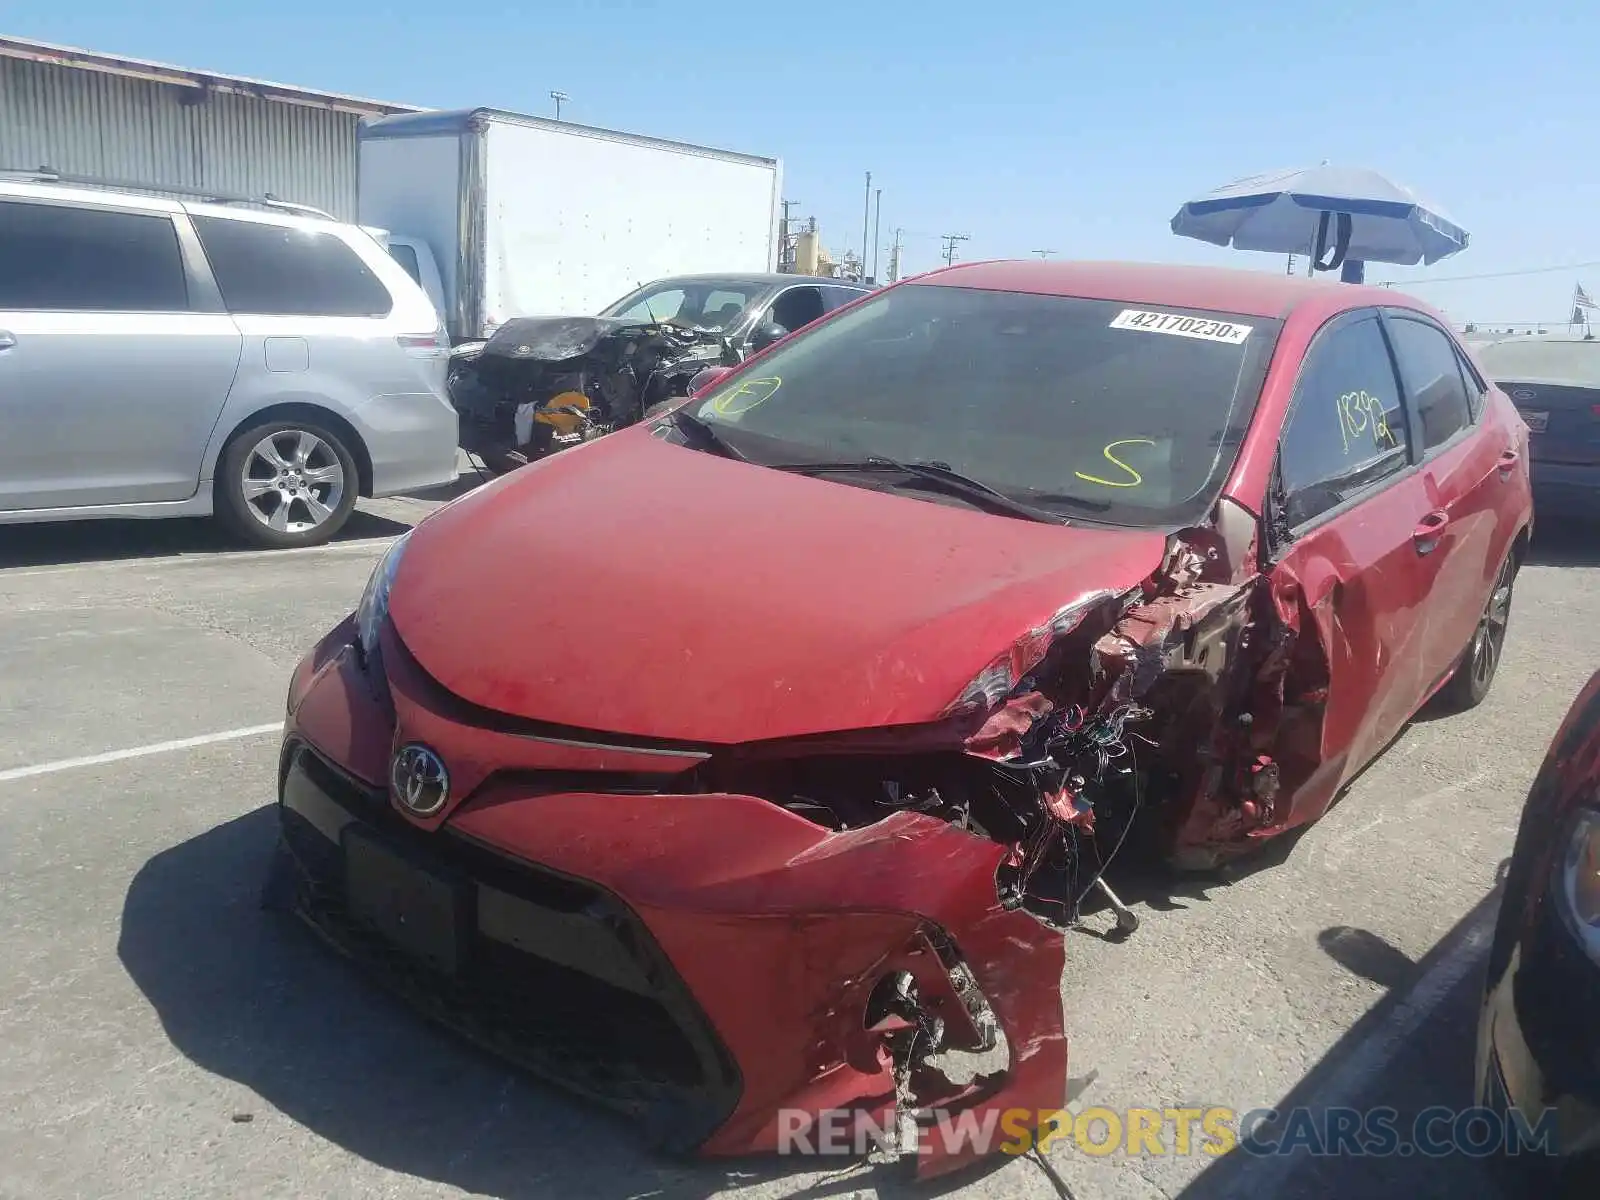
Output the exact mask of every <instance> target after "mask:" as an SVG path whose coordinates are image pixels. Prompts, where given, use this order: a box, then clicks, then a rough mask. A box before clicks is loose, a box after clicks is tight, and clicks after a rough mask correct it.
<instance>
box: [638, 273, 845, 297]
mask: <svg viewBox="0 0 1600 1200" xmlns="http://www.w3.org/2000/svg"><path fill="white" fill-rule="evenodd" d="M655 283H657V284H659V283H763V284H769V285H771V286H774V287H782V286H784V285H786V284H792V283H823V284H827V285H828V286H829V287H843V288H855V289H857V290H859V291H863V292H870V291H872V290H873V289H872V285H871V284H870V283H859V282H857V281H856V280H854V279H831V278H829V277H828V276H826V275H786V274H784V273H783V272H781V271H713V272H707V273H704V274H700V275H668V276H666V277H664V278H662V279H657V280H656V281H655ZM651 286H652V287H653V286H655V284H652V285H651Z"/></svg>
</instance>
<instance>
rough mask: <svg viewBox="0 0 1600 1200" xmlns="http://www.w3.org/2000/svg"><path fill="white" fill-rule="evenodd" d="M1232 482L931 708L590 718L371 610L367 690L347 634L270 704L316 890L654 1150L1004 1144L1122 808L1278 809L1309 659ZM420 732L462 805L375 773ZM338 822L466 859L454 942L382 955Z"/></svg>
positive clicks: (1216, 813)
mask: <svg viewBox="0 0 1600 1200" xmlns="http://www.w3.org/2000/svg"><path fill="white" fill-rule="evenodd" d="M1221 503H1222V513H1221V516H1220V517H1219V519H1217V520H1216V521H1215V522H1213V523H1212V524H1210V525H1207V526H1205V527H1201V528H1195V529H1189V530H1184V531H1182V532H1180V533H1177V534H1174V535H1173V536H1172V537H1171V538H1170V539H1169V541H1168V548H1167V553H1166V555H1165V557H1164V559H1163V561H1162V562H1161V564H1160V566H1159V567H1158V568H1157V569H1156V570H1155V571H1154V572H1152V573H1151V574H1150V575H1149V577H1148V578H1147V579H1145V580H1144V581H1143V582H1142V583H1141V584H1139V585H1138V586H1136V587H1134V588H1132V589H1131V590H1129V591H1126V592H1113V591H1095V592H1090V593H1087V594H1083V595H1080V596H1077V597H1075V598H1073V599H1071V601H1070V602H1069V603H1067V604H1066V605H1064V606H1063V607H1062V608H1061V609H1060V610H1059V611H1057V612H1056V613H1055V614H1053V615H1052V616H1050V617H1049V618H1048V619H1046V620H1045V621H1043V622H1042V623H1041V624H1040V625H1039V626H1038V627H1037V628H1035V629H1032V630H1030V631H1028V632H1027V633H1026V634H1025V635H1024V636H1022V637H1020V638H1018V639H1016V640H1015V641H1014V642H1013V644H1012V645H1011V646H1009V647H1008V648H1006V650H1005V651H1004V652H1003V653H1002V654H1000V655H998V656H997V657H996V658H995V659H994V660H993V661H992V662H991V663H990V664H989V666H988V667H987V668H985V669H984V670H983V671H982V672H981V673H979V674H978V676H977V677H976V678H975V679H973V680H972V682H971V684H970V686H968V687H967V688H965V689H963V690H962V691H961V693H960V694H959V695H958V696H957V697H956V698H955V700H954V702H953V703H952V704H951V705H950V706H949V707H948V709H947V710H946V711H945V712H944V713H943V714H942V715H940V716H938V717H937V719H935V720H932V721H931V722H929V723H926V724H918V725H898V726H887V727H880V728H875V729H866V730H857V731H854V732H845V733H829V734H817V735H807V736H802V737H797V738H786V739H777V740H772V741H758V742H746V743H743V744H729V745H717V746H706V747H693V748H691V747H685V746H667V745H664V744H659V743H653V742H652V741H650V740H649V739H642V740H641V739H607V738H605V737H604V736H602V735H597V734H596V735H591V734H587V733H582V731H574V730H571V729H567V728H565V727H559V728H553V727H545V726H540V725H538V724H537V723H532V724H526V723H520V722H518V721H514V720H511V719H510V718H505V717H500V716H495V715H494V714H491V713H488V712H487V711H486V710H482V709H478V708H476V707H474V706H472V705H469V704H466V703H464V702H463V701H462V700H461V699H460V698H459V697H456V696H454V695H452V694H451V693H448V692H447V691H445V689H444V688H443V687H442V685H440V684H439V683H437V682H436V681H434V680H433V679H432V677H431V676H430V675H429V674H428V673H427V672H426V671H425V670H424V669H423V668H422V666H421V665H420V664H419V663H418V662H417V661H416V660H415V659H413V658H412V657H411V655H410V653H409V652H408V651H407V649H406V647H405V645H404V644H403V643H402V642H401V641H400V640H399V638H398V635H397V634H396V633H395V631H394V629H393V628H392V627H390V628H388V629H387V630H386V631H385V633H384V635H383V638H382V642H381V654H380V655H379V656H378V661H381V663H382V664H383V673H384V687H382V688H381V689H377V691H375V690H374V689H373V687H372V681H371V680H370V679H369V677H368V675H367V667H365V666H363V665H362V660H361V658H360V657H359V656H358V655H357V654H356V653H355V652H354V650H353V649H351V647H350V644H349V642H350V634H349V632H348V631H345V632H344V633H343V634H336V635H335V636H334V637H333V638H332V639H331V641H330V643H329V646H330V647H332V649H330V648H329V647H324V648H323V649H322V650H321V651H319V653H320V654H321V656H322V665H321V666H320V667H315V668H314V669H313V667H307V668H304V674H303V675H302V676H301V677H300V678H299V679H297V683H296V686H295V697H296V698H295V702H294V704H293V705H292V707H291V713H290V716H289V721H288V726H287V731H286V732H287V737H288V740H287V742H286V749H285V765H284V769H283V775H282V778H281V781H280V795H281V797H282V807H283V811H284V828H285V837H286V841H287V842H288V843H289V844H290V846H291V849H293V850H294V852H295V856H296V859H297V861H298V862H299V863H300V868H301V871H302V874H303V879H302V887H301V899H300V901H299V906H300V909H301V912H302V915H304V916H306V917H307V918H308V919H309V920H310V921H311V922H312V923H313V924H314V925H315V926H316V927H317V928H319V929H320V930H321V931H322V932H323V934H324V935H325V936H327V937H328V938H329V939H330V940H332V941H334V942H335V944H337V945H340V946H341V947H342V948H343V949H345V950H346V951H347V952H349V953H351V954H354V955H358V956H360V957H362V958H364V959H365V960H366V961H367V963H368V964H369V966H371V967H372V969H373V970H374V972H375V973H377V974H379V975H380V976H386V977H387V978H388V979H389V980H390V982H391V983H392V984H393V986H395V987H396V988H397V989H399V990H401V991H402V992H404V993H405V994H407V995H408V997H409V998H410V999H412V1000H413V1001H414V1002H415V1003H417V1004H418V1005H419V1006H422V1007H424V1008H426V1009H427V1010H428V1011H430V1012H431V1013H432V1015H434V1016H435V1017H436V1018H437V1019H438V1020H440V1021H442V1022H443V1023H446V1024H449V1025H451V1026H453V1027H456V1028H458V1029H460V1030H461V1031H463V1032H465V1033H467V1034H468V1035H469V1036H471V1037H473V1038H475V1039H477V1040H479V1041H480V1042H483V1043H484V1044H486V1045H489V1046H490V1047H491V1048H493V1049H495V1050H496V1051H497V1052H500V1053H502V1054H504V1055H506V1056H507V1057H509V1058H511V1059H513V1060H515V1061H518V1062H520V1063H521V1064H522V1065H524V1066H525V1067H527V1068H528V1069H530V1070H533V1071H534V1072H536V1073H539V1074H542V1075H544V1076H546V1077H548V1078H550V1079H552V1080H553V1081H555V1082H558V1083H561V1084H564V1085H566V1086H569V1087H572V1088H574V1089H575V1090H577V1091H579V1092H581V1093H583V1094H586V1095H588V1096H590V1097H591V1098H593V1099H596V1100H599V1101H601V1102H603V1103H606V1104H609V1105H612V1106H614V1107H617V1108H619V1109H621V1110H623V1111H625V1112H628V1113H630V1114H632V1115H633V1116H635V1117H637V1118H639V1119H640V1120H641V1121H642V1122H643V1124H644V1125H645V1126H646V1129H647V1131H648V1132H650V1133H651V1134H652V1135H653V1139H654V1140H655V1141H656V1142H657V1143H658V1144H659V1145H661V1146H663V1147H665V1148H668V1149H671V1150H675V1151H680V1152H697V1153H701V1154H706V1155H743V1154H752V1153H771V1152H785V1151H788V1152H791V1153H792V1152H794V1151H795V1150H796V1149H806V1148H810V1149H812V1150H813V1152H822V1151H823V1150H824V1149H827V1148H829V1147H831V1148H832V1149H833V1150H834V1151H838V1150H840V1149H844V1150H845V1152H847V1153H850V1154H852V1155H856V1154H861V1153H866V1152H869V1151H871V1150H873V1149H877V1150H879V1151H881V1152H882V1153H883V1154H884V1155H886V1156H888V1157H901V1156H904V1157H909V1158H912V1159H914V1161H915V1162H916V1165H917V1170H918V1173H919V1174H921V1175H923V1176H925V1177H926V1176H931V1175H936V1174H940V1173H943V1172H945V1171H948V1170H951V1169H953V1168H955V1167H958V1166H960V1165H962V1164H964V1163H967V1162H970V1161H972V1160H974V1159H976V1158H978V1157H980V1156H982V1155H985V1154H988V1153H992V1152H994V1151H996V1150H998V1149H1000V1148H1001V1147H1002V1146H1004V1145H1007V1144H1009V1145H1011V1146H1013V1147H1015V1146H1018V1145H1024V1146H1025V1145H1026V1144H1029V1143H1028V1139H1030V1138H1032V1137H1033V1136H1034V1134H1035V1132H1036V1131H1038V1130H1040V1129H1042V1128H1045V1127H1047V1126H1048V1125H1049V1124H1050V1123H1051V1122H1052V1121H1053V1120H1054V1119H1055V1118H1056V1116H1057V1114H1059V1113H1060V1112H1061V1111H1062V1110H1063V1109H1064V1108H1065V1107H1066V1104H1067V1102H1068V1099H1069V1097H1068V1096H1067V1037H1066V1032H1065V1024H1064V1019H1063V1012H1062V997H1061V990H1060V983H1061V973H1062V970H1063V967H1064V958H1065V942H1064V932H1065V930H1066V929H1067V928H1069V927H1071V926H1072V925H1073V924H1074V923H1076V922H1077V921H1078V920H1079V917H1080V915H1081V913H1082V911H1083V909H1084V907H1085V902H1086V900H1087V898H1088V897H1089V895H1090V893H1091V892H1092V891H1094V890H1095V889H1097V888H1098V889H1101V890H1102V891H1104V892H1105V893H1106V895H1107V897H1108V899H1111V900H1112V901H1113V906H1114V907H1120V906H1118V905H1116V903H1115V897H1114V896H1112V895H1111V894H1110V892H1109V889H1107V888H1105V885H1104V872H1105V869H1106V866H1107V864H1108V863H1109V862H1110V861H1111V860H1112V859H1113V858H1114V857H1115V856H1116V854H1117V853H1118V851H1119V850H1120V849H1121V848H1122V847H1123V845H1124V843H1125V842H1127V841H1128V840H1129V839H1130V838H1131V837H1132V836H1133V831H1134V830H1135V829H1136V827H1143V828H1147V829H1149V830H1150V831H1152V832H1153V834H1154V835H1155V836H1156V837H1157V839H1158V840H1159V842H1160V844H1161V846H1162V848H1163V849H1164V851H1165V852H1166V853H1168V854H1169V855H1171V854H1177V853H1180V852H1182V851H1183V850H1184V849H1186V848H1193V847H1201V848H1204V849H1205V850H1207V851H1208V852H1210V851H1217V850H1219V849H1220V850H1222V851H1226V850H1227V849H1229V848H1231V847H1234V846H1237V845H1240V844H1244V843H1245V842H1246V841H1247V840H1248V837H1249V835H1250V834H1251V833H1252V832H1260V831H1262V830H1264V829H1265V828H1267V827H1268V826H1270V825H1271V824H1272V823H1273V822H1274V821H1281V819H1282V815H1281V814H1280V813H1279V812H1278V807H1279V805H1278V787H1279V781H1278V778H1277V774H1278V772H1277V765H1276V762H1275V760H1274V758H1273V757H1272V753H1271V746H1272V745H1273V743H1274V738H1275V736H1277V735H1276V731H1277V730H1278V727H1279V725H1280V722H1282V721H1285V720H1287V718H1285V717H1284V713H1285V712H1286V711H1287V710H1288V709H1290V708H1292V707H1294V705H1292V704H1290V703H1289V702H1288V701H1286V700H1285V697H1286V695H1292V694H1294V690H1295V689H1296V688H1297V687H1299V686H1301V685H1300V683H1298V682H1296V680H1301V679H1306V678H1312V677H1314V674H1315V672H1314V671H1312V672H1311V674H1310V675H1306V674H1305V671H1306V667H1305V664H1304V663H1301V662H1300V661H1299V660H1298V659H1297V657H1296V654H1295V652H1294V644H1295V639H1294V638H1293V637H1292V636H1290V635H1289V634H1288V633H1287V632H1286V628H1287V627H1286V626H1285V624H1284V622H1283V619H1282V617H1281V615H1280V613H1279V605H1280V603H1281V602H1280V601H1277V600H1275V599H1274V598H1273V597H1271V596H1270V595H1269V594H1268V589H1267V588H1266V586H1265V581H1264V578H1263V577H1262V576H1261V575H1260V574H1259V572H1258V571H1257V570H1256V569H1255V566H1254V563H1255V561H1256V554H1255V534H1254V523H1253V521H1251V520H1249V519H1248V517H1247V514H1244V512H1243V510H1242V509H1241V510H1234V509H1232V508H1230V502H1229V501H1226V500H1224V501H1222V502H1221ZM341 639H342V640H341ZM341 645H342V646H343V649H339V648H338V647H339V646H341ZM379 693H381V694H382V695H381V698H380V697H379ZM580 735H581V736H580ZM408 745H412V746H425V747H429V748H431V751H432V752H433V753H435V754H436V755H437V757H438V760H439V761H441V762H444V763H447V764H449V768H450V772H451V785H452V790H453V792H454V794H455V795H457V796H459V797H461V800H460V802H459V804H452V805H451V806H449V807H446V808H444V809H442V810H440V811H438V812H437V814H435V815H430V816H426V817H423V816H419V815H418V814H417V813H415V812H413V813H412V814H410V815H406V814H404V813H403V812H402V811H401V806H400V804H399V803H398V802H397V801H396V799H395V797H393V796H392V795H390V794H389V793H388V792H387V791H386V790H385V789H384V787H383V785H382V782H381V781H383V780H384V779H385V778H387V775H388V771H389V764H390V762H391V756H392V755H393V754H394V752H395V750H396V749H397V748H399V747H403V746H408ZM319 747H321V748H324V749H326V750H328V751H330V752H332V751H337V753H336V754H331V755H330V761H328V762H325V761H323V758H324V756H323V753H322V751H321V750H319V749H318V748H319ZM332 758H337V760H338V762H339V763H342V764H344V767H343V768H341V769H340V770H344V771H346V772H347V773H346V774H344V775H340V770H336V769H335V768H334V767H333V766H332V765H331V759H332ZM363 780H365V781H368V782H365V783H363V782H362V781H363ZM373 781H376V782H373ZM335 809H337V812H335V811H334V810H335ZM352 827H370V831H371V834H372V836H373V837H374V838H376V839H380V840H382V839H387V840H389V841H391V842H393V843H394V844H395V845H396V846H397V847H398V848H399V849H400V850H402V851H404V854H405V855H406V856H407V858H408V861H409V862H412V863H416V864H422V866H423V868H424V869H425V870H427V871H430V872H432V871H437V872H440V873H441V875H442V877H444V878H448V879H450V880H451V881H452V883H451V888H452V889H453V890H452V891H451V892H450V895H451V896H452V897H453V898H454V899H452V904H458V905H459V907H452V908H450V910H449V911H450V912H451V913H452V914H453V915H452V917H451V919H450V920H449V921H447V922H443V923H442V924H441V926H440V930H439V931H437V936H439V937H443V938H445V939H446V943H447V944H448V945H449V946H450V947H451V953H450V954H449V955H447V956H445V958H446V961H447V968H448V969H447V970H441V969H440V968H439V967H438V965H437V963H436V964H435V965H434V966H432V967H428V968H426V969H424V968H419V967H418V966H417V965H416V963H415V961H414V960H413V959H412V958H410V957H406V956H402V955H398V954H396V953H395V952H394V949H393V946H394V945H395V944H396V942H397V940H398V941H401V942H403V941H404V940H405V939H406V938H411V939H417V938H420V937H422V936H423V935H424V934H425V933H426V932H427V931H426V930H419V929H418V928H417V927H416V922H415V921H412V922H411V923H410V924H409V925H405V924H404V922H402V923H401V924H397V925H392V926H391V927H389V928H387V930H386V931H385V930H381V929H380V932H383V933H384V936H383V937H379V938H374V936H373V934H372V929H373V924H372V922H373V921H374V920H380V921H381V920H386V919H387V918H386V917H384V916H383V915H382V913H381V912H380V914H379V916H378V917H377V918H374V917H373V916H372V915H370V913H369V915H367V916H366V917H365V918H363V917H361V916H360V914H359V913H357V912H354V911H352V910H351V909H350V905H351V904H352V903H353V902H354V901H355V900H356V899H359V897H358V895H357V892H356V891H353V890H352V887H351V883H350V879H349V877H348V875H347V874H342V873H343V872H347V871H348V866H347V865H341V864H342V863H344V864H347V863H348V854H349V852H350V846H351V845H353V844H355V841H359V839H355V840H353V839H352V834H351V828H352ZM395 869H398V868H395ZM384 894H385V895H386V896H387V895H388V893H384ZM362 902H363V903H364V904H368V905H377V906H378V907H379V908H380V909H381V908H382V904H383V903H387V901H386V900H384V901H382V903H380V902H379V901H378V900H375V899H374V898H373V897H370V896H369V897H367V898H366V899H365V900H364V901H362ZM363 920H365V922H366V924H362V922H363ZM1125 928H1126V926H1125ZM402 959H403V960H404V961H403V962H402ZM516 989H520V990H516ZM619 1030H620V1031H621V1032H618V1031H619ZM841 1122H843V1123H845V1126H846V1127H845V1129H844V1130H843V1131H841V1128H840V1125H841ZM974 1131H976V1132H974ZM841 1132H843V1137H842V1142H843V1146H841V1136H840V1135H841Z"/></svg>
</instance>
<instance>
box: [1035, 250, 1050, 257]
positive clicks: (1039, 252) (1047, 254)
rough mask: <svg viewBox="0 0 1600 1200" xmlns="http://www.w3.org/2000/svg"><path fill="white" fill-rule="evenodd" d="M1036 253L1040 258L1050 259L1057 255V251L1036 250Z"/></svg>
mask: <svg viewBox="0 0 1600 1200" xmlns="http://www.w3.org/2000/svg"><path fill="white" fill-rule="evenodd" d="M1034 253H1035V254H1037V255H1038V256H1039V257H1040V258H1049V257H1050V256H1051V255H1052V254H1054V253H1055V251H1054V250H1035V251H1034Z"/></svg>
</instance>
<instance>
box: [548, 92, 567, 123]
mask: <svg viewBox="0 0 1600 1200" xmlns="http://www.w3.org/2000/svg"><path fill="white" fill-rule="evenodd" d="M550 99H552V100H554V101H555V102H556V120H558V121H559V120H561V106H562V104H563V103H565V102H566V101H568V100H571V99H572V97H571V96H569V95H567V94H566V93H565V92H551V93H550Z"/></svg>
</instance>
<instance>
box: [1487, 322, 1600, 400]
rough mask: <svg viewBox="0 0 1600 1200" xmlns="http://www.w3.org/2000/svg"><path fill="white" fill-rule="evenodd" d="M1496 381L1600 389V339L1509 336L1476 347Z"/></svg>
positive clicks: (1557, 336) (1556, 336)
mask: <svg viewBox="0 0 1600 1200" xmlns="http://www.w3.org/2000/svg"><path fill="white" fill-rule="evenodd" d="M1472 349H1473V352H1474V353H1475V354H1476V355H1477V356H1478V365H1479V366H1480V367H1482V368H1483V369H1484V371H1486V372H1487V373H1488V375H1489V377H1490V378H1491V379H1493V380H1494V381H1495V382H1496V383H1542V384H1545V385H1547V386H1556V387H1581V388H1600V341H1596V340H1594V339H1592V338H1587V337H1584V336H1582V335H1580V336H1577V337H1571V336H1560V335H1555V336H1543V337H1541V336H1538V335H1529V336H1523V337H1506V338H1501V339H1500V340H1498V341H1493V342H1479V343H1478V344H1476V345H1475V346H1473V348H1472Z"/></svg>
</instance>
